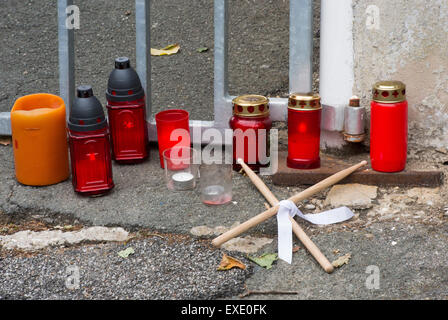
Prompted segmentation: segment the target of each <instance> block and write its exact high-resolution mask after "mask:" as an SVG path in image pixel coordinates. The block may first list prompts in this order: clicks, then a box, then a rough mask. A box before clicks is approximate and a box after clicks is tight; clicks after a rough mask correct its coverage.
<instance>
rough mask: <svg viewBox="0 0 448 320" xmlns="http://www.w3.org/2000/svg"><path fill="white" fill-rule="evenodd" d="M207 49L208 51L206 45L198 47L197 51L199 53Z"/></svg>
mask: <svg viewBox="0 0 448 320" xmlns="http://www.w3.org/2000/svg"><path fill="white" fill-rule="evenodd" d="M207 51H208V48H207V47H202V48H199V49H198V52H199V53H202V52H207Z"/></svg>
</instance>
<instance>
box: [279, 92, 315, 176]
mask: <svg viewBox="0 0 448 320" xmlns="http://www.w3.org/2000/svg"><path fill="white" fill-rule="evenodd" d="M321 114H322V106H321V104H320V96H319V95H313V94H299V93H294V94H291V95H290V97H289V103H288V159H287V165H288V167H289V168H293V169H316V168H319V167H320V121H321Z"/></svg>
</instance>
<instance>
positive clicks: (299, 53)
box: [0, 0, 313, 143]
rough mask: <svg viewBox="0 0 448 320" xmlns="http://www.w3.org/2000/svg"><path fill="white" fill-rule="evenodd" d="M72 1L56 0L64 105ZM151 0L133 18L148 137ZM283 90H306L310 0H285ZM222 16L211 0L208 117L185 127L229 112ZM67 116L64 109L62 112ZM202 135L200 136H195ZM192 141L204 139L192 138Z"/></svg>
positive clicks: (223, 8) (279, 113)
mask: <svg viewBox="0 0 448 320" xmlns="http://www.w3.org/2000/svg"><path fill="white" fill-rule="evenodd" d="M72 4H73V0H58V31H59V33H58V43H59V92H60V95H61V97H62V98H63V99H64V101H65V103H66V105H67V106H71V105H72V102H73V99H74V94H75V75H74V59H75V56H74V30H73V29H71V30H70V29H68V28H67V27H66V18H67V13H66V9H67V7H68V6H70V5H72ZM150 4H151V0H135V18H136V57H137V63H136V66H137V67H136V69H137V72H138V74H139V76H140V79H141V81H142V85H143V87H144V88H145V91H146V94H147V95H146V109H147V110H146V111H147V112H146V114H147V122H148V125H149V126H148V128H149V139H150V140H151V141H156V140H157V132H156V126H155V121H154V117H153V114H152V112H151V55H150V54H149V52H150V48H151V45H150V28H151V24H150ZM289 14H290V43H289V55H290V56H289V90H290V92H311V90H312V76H313V63H312V56H313V4H312V0H290V12H289ZM228 21H229V1H228V0H214V37H215V39H214V43H215V45H214V55H215V56H214V121H202V120H191V121H190V127H191V129H194V128H200V129H201V130H204V129H208V128H216V129H220V130H222V129H224V128H227V127H228V120H229V119H230V117H231V116H232V107H231V104H232V99H233V98H234V97H231V96H230V95H229V92H228V79H229V72H228ZM287 104H288V99H281V98H271V99H270V110H271V118H272V120H273V121H285V120H286V114H287ZM67 116H68V112H67ZM10 134H11V126H10V114H9V112H4V113H0V135H10ZM201 137H202V135H201ZM193 139H196V141H194V143H206V142H207V141H203V140H202V138H200V139H201V141H197V139H199V137H193Z"/></svg>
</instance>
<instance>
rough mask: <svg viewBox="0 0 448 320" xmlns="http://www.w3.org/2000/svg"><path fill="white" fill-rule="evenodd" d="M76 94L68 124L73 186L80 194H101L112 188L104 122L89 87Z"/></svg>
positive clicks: (108, 143) (104, 118) (106, 129)
mask: <svg viewBox="0 0 448 320" xmlns="http://www.w3.org/2000/svg"><path fill="white" fill-rule="evenodd" d="M77 95H78V98H77V99H76V100H75V101H74V103H73V106H72V108H71V109H70V118H69V121H68V136H69V144H70V158H71V166H72V183H73V187H74V189H75V191H76V192H78V193H80V194H82V195H100V194H104V193H106V192H108V191H110V190H111V189H112V188H113V187H114V182H113V179H112V163H111V162H112V160H111V155H110V142H109V129H108V125H107V120H106V117H105V115H104V111H103V107H102V106H101V103H100V102H99V101H98V99H97V98H96V97H95V96H93V91H92V88H91V87H90V86H81V87H79V88H78V90H77Z"/></svg>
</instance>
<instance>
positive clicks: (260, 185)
mask: <svg viewBox="0 0 448 320" xmlns="http://www.w3.org/2000/svg"><path fill="white" fill-rule="evenodd" d="M237 162H238V163H239V164H240V165H241V167H243V170H244V171H245V172H246V174H247V176H248V177H249V179H250V180H251V181H252V182H253V184H254V185H255V186H256V187H257V189H258V190H259V191H260V192H261V194H262V195H263V196H264V197H265V198H266V200H268V202H269V203H270V204H271V206H273V207H274V206H276V205H277V204H278V203H279V202H280V201H278V199H277V197H276V196H275V195H274V194H273V193H272V192H271V190H269V188H268V187H267V186H266V184H264V182H263V181H262V180H261V179H260V177H258V176H257V175H256V173H255V172H253V171H252V169H251V168H249V167H248V166H247V164H245V163H244V161H243V160H242V159H238V160H237ZM289 220H290V221H291V223H292V231H293V232H294V233H295V235H296V236H297V238H299V240H300V241H301V242H302V243H303V245H304V246H305V248H307V249H308V251H309V252H310V253H311V255H312V256H313V257H314V259H316V261H317V262H318V263H319V264H320V266H321V267H322V268H323V269H324V270H325V272H327V273H332V272H333V271H334V267H333V265H332V264H331V263H330V261H328V259H327V258H326V257H325V255H324V254H323V253H322V252H321V251H320V250H319V248H318V247H317V246H316V244H315V243H314V242H313V241H311V239H310V238H309V237H308V236H307V234H306V233H305V231H303V229H302V228H301V227H300V225H299V224H298V223H297V221H296V220H294V218H292V217H291V216H290V217H289Z"/></svg>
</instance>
